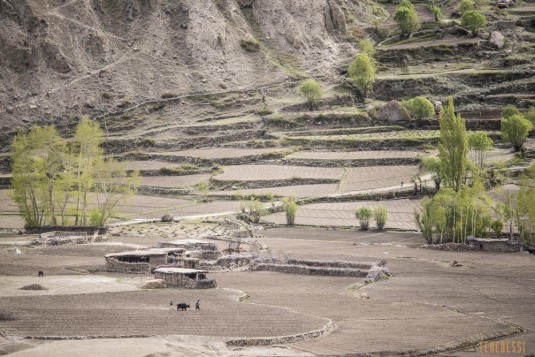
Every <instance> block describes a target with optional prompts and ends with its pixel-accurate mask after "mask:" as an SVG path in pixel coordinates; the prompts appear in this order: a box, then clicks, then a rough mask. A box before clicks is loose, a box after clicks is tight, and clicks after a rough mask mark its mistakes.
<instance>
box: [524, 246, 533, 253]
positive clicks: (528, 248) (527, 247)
mask: <svg viewBox="0 0 535 357" xmlns="http://www.w3.org/2000/svg"><path fill="white" fill-rule="evenodd" d="M524 249H525V250H527V251H528V252H529V253H530V254H535V247H530V246H529V245H524Z"/></svg>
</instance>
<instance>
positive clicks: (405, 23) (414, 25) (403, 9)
mask: <svg viewBox="0 0 535 357" xmlns="http://www.w3.org/2000/svg"><path fill="white" fill-rule="evenodd" d="M394 21H396V23H397V25H398V27H399V29H400V30H401V37H403V36H405V35H406V36H410V34H411V33H413V32H414V31H417V30H418V29H419V28H420V20H419V19H418V14H417V13H416V9H415V8H414V5H413V4H412V3H411V2H410V1H408V0H403V1H402V2H401V3H400V4H399V6H398V7H397V9H396V14H395V15H394Z"/></svg>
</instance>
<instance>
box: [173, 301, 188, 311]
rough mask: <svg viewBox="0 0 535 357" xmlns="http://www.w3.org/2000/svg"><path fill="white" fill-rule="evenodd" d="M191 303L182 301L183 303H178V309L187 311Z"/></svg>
mask: <svg viewBox="0 0 535 357" xmlns="http://www.w3.org/2000/svg"><path fill="white" fill-rule="evenodd" d="M189 308H190V307H189V305H188V304H184V303H181V304H176V310H177V311H178V310H182V311H187V310H188V309H189Z"/></svg>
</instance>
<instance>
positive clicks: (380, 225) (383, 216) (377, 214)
mask: <svg viewBox="0 0 535 357" xmlns="http://www.w3.org/2000/svg"><path fill="white" fill-rule="evenodd" d="M373 219H374V220H375V224H376V225H377V229H379V230H380V231H382V230H383V229H384V228H385V224H386V220H387V219H388V211H387V210H386V208H384V207H377V208H376V209H374V210H373Z"/></svg>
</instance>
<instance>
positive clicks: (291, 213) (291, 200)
mask: <svg viewBox="0 0 535 357" xmlns="http://www.w3.org/2000/svg"><path fill="white" fill-rule="evenodd" d="M298 207H299V206H298V205H297V202H295V197H294V196H290V197H288V198H286V199H285V200H284V213H286V224H287V225H289V226H293V225H294V224H295V216H296V214H297V209H298Z"/></svg>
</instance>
